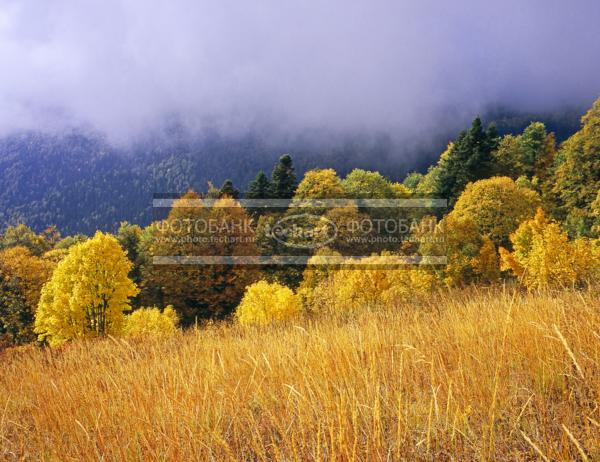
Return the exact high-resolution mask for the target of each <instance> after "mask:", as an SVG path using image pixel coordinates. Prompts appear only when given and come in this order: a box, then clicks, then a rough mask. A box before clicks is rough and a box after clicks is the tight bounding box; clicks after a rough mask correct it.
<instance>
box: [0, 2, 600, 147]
mask: <svg viewBox="0 0 600 462" xmlns="http://www.w3.org/2000/svg"><path fill="white" fill-rule="evenodd" d="M599 19H600V2H597V1H595V0H589V1H584V0H581V1H577V0H575V1H573V2H564V1H559V0H529V1H523V0H508V1H504V2H499V3H498V2H496V3H493V4H491V3H489V2H482V1H471V0H457V1H455V2H449V1H442V0H440V1H429V0H419V1H416V0H415V1H405V0H328V1H324V0H288V1H281V0H253V1H248V2H243V1H239V0H238V1H232V0H214V1H208V0H154V1H148V0H89V1H83V2H82V1H80V0H54V1H52V2H46V1H44V2H41V1H39V0H0V133H1V134H5V133H8V132H11V131H14V130H20V129H32V128H33V129H61V128H64V127H68V126H72V125H86V126H90V127H93V128H94V129H97V130H100V131H102V132H105V133H107V134H108V135H109V136H111V137H114V138H115V139H126V138H128V137H132V136H140V135H143V134H144V133H147V132H148V131H152V130H154V129H156V127H158V126H160V125H161V124H163V123H164V122H165V120H170V119H177V120H178V121H183V122H185V124H187V125H188V126H189V127H190V128H192V129H198V130H202V129H205V128H206V127H211V128H216V129H218V130H221V131H223V132H225V133H227V132H236V133H237V132H244V131H248V130H254V129H266V128H269V127H272V128H273V129H277V130H284V131H288V132H294V131H298V130H303V129H307V128H309V129H310V128H321V127H327V128H331V129H334V130H341V131H346V130H367V131H384V132H389V133H393V134H396V135H398V134H399V135H400V136H403V135H407V136H408V135H414V134H416V133H419V132H422V131H427V130H431V129H432V128H434V127H435V124H436V123H438V122H439V120H440V117H442V116H443V117H448V118H449V119H451V120H456V121H458V120H461V121H462V120H463V119H466V118H468V117H471V116H472V115H473V114H474V113H476V112H477V111H480V110H481V109H482V108H485V107H486V106H487V105H490V104H503V105H506V106H512V107H515V108H521V109H525V110H548V109H552V108H556V107H558V106H559V105H561V104H565V103H569V104H589V103H590V102H591V101H592V100H593V99H594V98H595V97H597V96H598V95H599V94H600V77H599V76H600V59H598V56H599V53H600V28H599V27H598V21H599Z"/></svg>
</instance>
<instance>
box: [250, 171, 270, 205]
mask: <svg viewBox="0 0 600 462" xmlns="http://www.w3.org/2000/svg"><path fill="white" fill-rule="evenodd" d="M270 196H271V182H270V181H269V178H268V177H267V175H265V172H263V171H262V170H261V171H260V172H258V175H256V178H254V180H252V181H251V182H250V184H249V185H248V191H247V192H246V198H247V199H268V198H269V197H270Z"/></svg>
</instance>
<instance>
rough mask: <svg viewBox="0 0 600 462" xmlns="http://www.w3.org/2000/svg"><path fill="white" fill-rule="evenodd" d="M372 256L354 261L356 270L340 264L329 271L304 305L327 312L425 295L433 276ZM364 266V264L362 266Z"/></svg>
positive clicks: (383, 255) (432, 281)
mask: <svg viewBox="0 0 600 462" xmlns="http://www.w3.org/2000/svg"><path fill="white" fill-rule="evenodd" d="M390 256H392V257H393V255H391V254H389V253H388V254H385V253H384V254H382V255H374V256H371V257H365V258H362V259H360V260H356V261H355V263H356V264H358V265H361V267H360V269H357V268H352V267H342V268H341V269H337V270H335V271H330V272H328V273H326V274H327V277H326V279H323V280H321V281H320V282H319V283H318V284H317V285H316V286H315V287H314V289H313V290H312V293H310V294H309V295H308V296H306V295H305V297H304V301H305V302H306V303H307V304H308V305H309V306H308V307H307V308H308V309H311V310H314V311H317V310H321V311H323V310H325V311H327V310H330V311H352V310H353V309H355V308H360V307H362V306H373V305H377V304H386V303H397V302H399V301H403V300H406V299H408V298H410V297H412V296H414V295H420V294H426V293H429V292H431V290H433V288H434V287H435V281H436V278H435V276H434V275H433V274H432V273H431V272H429V271H427V270H424V269H420V268H397V267H393V266H391V264H390V263H389V260H386V257H390ZM362 265H364V266H362Z"/></svg>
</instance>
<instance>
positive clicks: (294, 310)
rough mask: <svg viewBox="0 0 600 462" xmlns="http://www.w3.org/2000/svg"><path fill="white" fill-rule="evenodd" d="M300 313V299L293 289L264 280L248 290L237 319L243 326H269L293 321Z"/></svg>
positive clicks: (240, 305) (237, 312)
mask: <svg viewBox="0 0 600 462" xmlns="http://www.w3.org/2000/svg"><path fill="white" fill-rule="evenodd" d="M300 311H301V307H300V303H299V301H298V298H297V296H296V295H295V294H294V292H293V291H292V290H291V289H289V288H288V287H285V286H283V285H281V284H278V283H276V282H274V283H268V282H267V281H264V280H262V281H258V282H256V283H254V284H251V285H250V286H248V287H247V288H246V293H245V294H244V297H243V298H242V301H241V302H240V304H239V306H238V308H237V311H236V312H235V317H236V319H237V320H238V321H239V323H240V324H242V325H251V324H269V323H271V322H274V321H283V320H286V319H292V318H294V317H296V316H297V315H298V314H300Z"/></svg>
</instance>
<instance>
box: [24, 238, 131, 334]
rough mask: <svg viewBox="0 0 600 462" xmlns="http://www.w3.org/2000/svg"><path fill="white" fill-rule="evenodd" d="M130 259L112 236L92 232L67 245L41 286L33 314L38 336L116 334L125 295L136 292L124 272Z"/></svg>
mask: <svg viewBox="0 0 600 462" xmlns="http://www.w3.org/2000/svg"><path fill="white" fill-rule="evenodd" d="M130 270H131V263H130V262H129V260H128V259H127V256H126V255H125V253H124V252H123V250H122V248H121V246H120V244H119V242H118V241H117V239H116V238H114V237H113V236H111V235H109V234H104V233H102V232H100V231H99V232H97V233H96V235H95V236H94V237H93V238H92V239H89V240H88V241H85V242H83V243H80V244H76V245H74V246H73V247H71V248H70V249H69V254H68V255H67V256H66V257H65V258H64V259H63V260H62V261H61V262H60V263H59V264H58V265H57V267H56V269H55V270H54V273H53V274H52V277H51V279H50V281H48V282H47V283H46V284H45V285H44V287H43V289H42V295H41V298H40V302H39V305H38V309H37V313H36V317H35V329H34V330H35V332H36V333H37V334H38V338H39V339H40V340H47V341H48V342H49V343H50V344H51V345H57V344H60V343H63V342H65V341H67V340H70V339H74V338H82V337H96V336H103V335H105V334H118V333H119V332H120V330H121V327H122V323H123V312H124V311H127V310H129V309H130V308H129V298H130V297H133V296H135V295H136V294H137V293H138V289H137V287H136V286H135V284H134V283H133V282H132V281H131V280H130V279H129V277H128V276H127V275H128V274H129V271H130Z"/></svg>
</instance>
